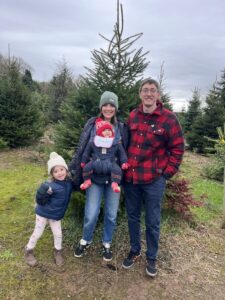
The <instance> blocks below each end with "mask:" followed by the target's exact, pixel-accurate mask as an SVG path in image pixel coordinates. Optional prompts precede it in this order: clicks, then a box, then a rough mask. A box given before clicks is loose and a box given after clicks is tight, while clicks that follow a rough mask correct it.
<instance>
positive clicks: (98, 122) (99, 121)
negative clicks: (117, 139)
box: [95, 118, 114, 137]
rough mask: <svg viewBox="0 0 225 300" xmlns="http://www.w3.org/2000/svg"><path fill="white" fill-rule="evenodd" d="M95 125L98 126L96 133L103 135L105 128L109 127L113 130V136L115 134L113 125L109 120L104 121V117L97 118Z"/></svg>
mask: <svg viewBox="0 0 225 300" xmlns="http://www.w3.org/2000/svg"><path fill="white" fill-rule="evenodd" d="M95 127H96V135H98V136H103V135H102V132H103V131H104V130H105V129H109V130H111V131H112V137H113V136H114V131H113V126H112V124H111V123H109V122H107V121H104V120H103V119H101V118H97V119H96V121H95Z"/></svg>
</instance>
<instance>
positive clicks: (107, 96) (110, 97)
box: [99, 91, 119, 110]
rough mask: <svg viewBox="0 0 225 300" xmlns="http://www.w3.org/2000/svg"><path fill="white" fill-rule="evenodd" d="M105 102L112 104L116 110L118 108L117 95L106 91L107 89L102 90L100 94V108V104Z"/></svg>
mask: <svg viewBox="0 0 225 300" xmlns="http://www.w3.org/2000/svg"><path fill="white" fill-rule="evenodd" d="M105 104H112V105H113V106H115V108H116V110H118V108H119V104H118V96H117V95H116V94H114V93H113V92H108V91H106V92H104V93H103V94H102V95H101V99H100V103H99V108H100V110H101V109H102V106H103V105H105Z"/></svg>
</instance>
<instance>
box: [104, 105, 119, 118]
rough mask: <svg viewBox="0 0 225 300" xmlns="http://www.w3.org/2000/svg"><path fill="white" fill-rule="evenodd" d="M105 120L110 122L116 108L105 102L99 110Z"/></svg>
mask: <svg viewBox="0 0 225 300" xmlns="http://www.w3.org/2000/svg"><path fill="white" fill-rule="evenodd" d="M101 112H102V114H103V117H104V119H105V121H108V122H111V119H112V118H113V117H114V116H115V114H116V108H115V106H113V105H112V104H105V105H103V106H102V110H101Z"/></svg>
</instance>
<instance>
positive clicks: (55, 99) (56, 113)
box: [49, 61, 74, 123]
mask: <svg viewBox="0 0 225 300" xmlns="http://www.w3.org/2000/svg"><path fill="white" fill-rule="evenodd" d="M73 88H74V84H73V77H72V73H71V71H70V69H69V68H68V67H67V64H66V62H64V61H63V62H61V63H59V64H58V67H57V71H56V74H55V75H54V76H53V79H52V80H51V82H50V88H49V89H50V95H49V97H50V102H49V119H50V120H51V121H53V122H54V123H56V122H57V121H58V120H61V118H62V114H61V111H60V108H61V105H62V104H63V103H64V102H65V100H66V97H67V96H68V94H69V93H70V91H71V90H72V89H73Z"/></svg>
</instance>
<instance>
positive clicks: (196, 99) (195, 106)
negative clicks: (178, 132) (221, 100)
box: [184, 88, 201, 134]
mask: <svg viewBox="0 0 225 300" xmlns="http://www.w3.org/2000/svg"><path fill="white" fill-rule="evenodd" d="M200 114H201V100H200V92H199V90H198V88H195V89H194V91H193V94H192V99H191V100H190V101H189V104H188V109H187V112H186V115H185V124H184V131H185V133H186V134H189V132H190V131H191V127H192V124H193V123H194V121H195V120H196V118H197V117H198V116H199V115H200Z"/></svg>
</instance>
